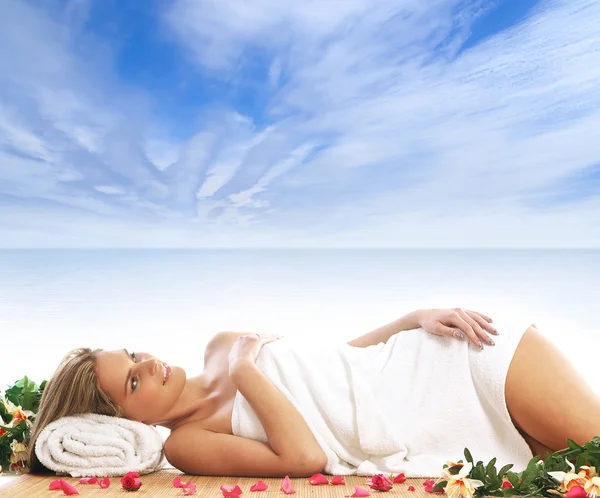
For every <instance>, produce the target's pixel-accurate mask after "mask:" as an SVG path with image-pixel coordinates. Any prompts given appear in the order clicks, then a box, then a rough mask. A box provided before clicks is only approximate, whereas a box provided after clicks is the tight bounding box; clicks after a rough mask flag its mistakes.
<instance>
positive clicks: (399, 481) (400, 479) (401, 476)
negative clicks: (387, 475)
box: [394, 472, 406, 484]
mask: <svg viewBox="0 0 600 498" xmlns="http://www.w3.org/2000/svg"><path fill="white" fill-rule="evenodd" d="M403 482H406V476H405V475H404V472H402V473H401V474H398V475H397V476H396V477H394V484H402V483H403Z"/></svg>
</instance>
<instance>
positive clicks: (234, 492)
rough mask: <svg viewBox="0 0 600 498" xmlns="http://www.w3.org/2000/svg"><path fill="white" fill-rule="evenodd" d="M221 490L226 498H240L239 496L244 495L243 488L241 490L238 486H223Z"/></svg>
mask: <svg viewBox="0 0 600 498" xmlns="http://www.w3.org/2000/svg"><path fill="white" fill-rule="evenodd" d="M220 489H221V491H222V492H223V496H224V497H225V498H238V496H240V495H241V494H242V488H240V487H239V486H238V485H237V484H236V485H235V487H234V486H227V485H225V484H223V485H222V486H221V488H220Z"/></svg>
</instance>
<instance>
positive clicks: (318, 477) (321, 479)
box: [308, 474, 329, 486]
mask: <svg viewBox="0 0 600 498" xmlns="http://www.w3.org/2000/svg"><path fill="white" fill-rule="evenodd" d="M308 482H309V483H311V484H312V485H313V486H318V485H320V484H329V480H328V479H327V477H325V476H324V475H323V474H314V475H313V476H311V477H309V478H308Z"/></svg>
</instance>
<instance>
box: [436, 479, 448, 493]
mask: <svg viewBox="0 0 600 498" xmlns="http://www.w3.org/2000/svg"><path fill="white" fill-rule="evenodd" d="M447 484H448V481H440V482H438V483H437V484H436V485H435V486H434V487H433V490H434V491H437V490H438V489H442V488H445V487H446V485H447Z"/></svg>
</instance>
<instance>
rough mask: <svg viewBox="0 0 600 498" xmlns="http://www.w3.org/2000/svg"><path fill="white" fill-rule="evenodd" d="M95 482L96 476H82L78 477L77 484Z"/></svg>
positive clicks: (96, 480)
mask: <svg viewBox="0 0 600 498" xmlns="http://www.w3.org/2000/svg"><path fill="white" fill-rule="evenodd" d="M97 482H98V478H97V477H82V478H81V479H79V484H96V483H97Z"/></svg>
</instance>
